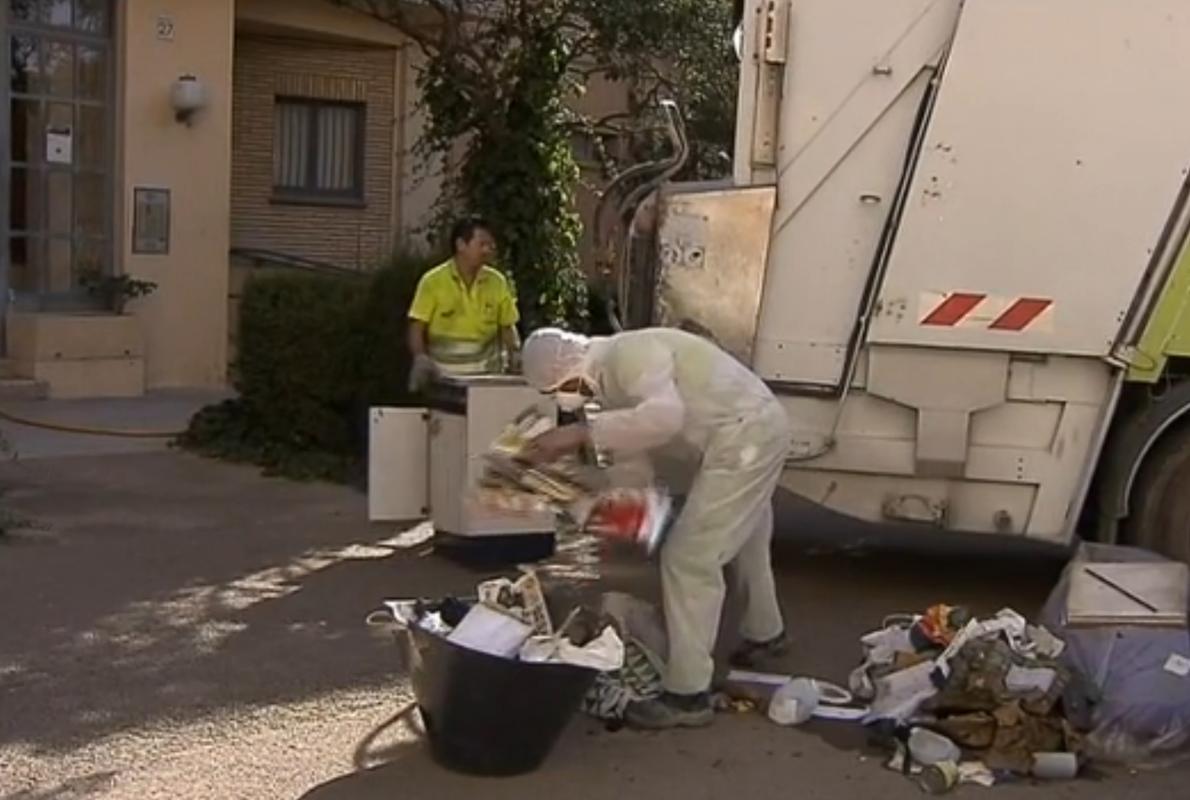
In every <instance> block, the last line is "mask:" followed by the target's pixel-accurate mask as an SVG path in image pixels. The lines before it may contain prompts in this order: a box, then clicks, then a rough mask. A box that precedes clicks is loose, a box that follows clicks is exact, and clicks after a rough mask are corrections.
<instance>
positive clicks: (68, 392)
mask: <svg viewBox="0 0 1190 800" xmlns="http://www.w3.org/2000/svg"><path fill="white" fill-rule="evenodd" d="M0 34H2V36H0V42H2V43H0V47H3V48H4V56H5V62H6V63H9V64H10V65H11V66H10V71H9V76H8V78H7V79H6V80H5V82H4V85H3V87H2V88H0V92H2V93H3V96H2V97H0V158H2V159H3V161H2V163H0V175H2V176H3V178H2V179H3V180H4V181H5V182H6V183H5V187H4V189H5V191H3V192H0V239H3V243H2V246H0V288H2V289H4V290H5V292H4V297H5V300H6V302H4V303H3V308H4V315H5V319H4V326H3V330H4V353H3V362H2V364H3V370H4V374H5V376H6V380H7V381H9V382H14V381H15V382H22V381H24V382H32V383H33V384H35V385H37V386H42V387H45V389H46V390H47V391H48V393H49V394H50V395H51V396H60V397H68V396H127V395H136V394H139V393H141V392H143V391H144V390H145V389H146V388H148V389H152V388H165V387H217V386H222V385H224V384H225V383H226V380H227V374H228V360H229V347H230V346H231V345H230V344H229V337H228V331H229V329H233V328H234V321H235V313H236V300H235V298H236V295H237V293H238V288H239V286H240V285H241V284H242V282H243V279H244V276H245V275H246V274H248V273H249V272H250V271H251V270H252V269H254V268H256V267H258V266H261V265H264V266H270V265H272V266H276V265H282V264H284V265H290V266H305V267H327V266H330V267H337V268H341V269H365V268H368V267H369V266H371V265H372V264H374V263H376V261H377V260H378V259H379V258H380V257H382V256H383V255H385V254H386V253H389V252H391V251H392V250H393V248H394V247H396V246H401V245H405V244H408V243H410V242H411V241H413V240H415V239H416V237H417V234H418V231H419V229H420V226H421V224H422V223H423V221H424V220H425V218H426V215H427V213H428V211H429V209H430V208H431V206H432V204H433V203H434V201H435V199H436V197H437V193H438V190H439V186H440V180H439V178H438V176H437V175H436V174H435V170H434V169H433V168H432V167H431V168H426V167H425V165H423V164H419V163H418V162H417V159H416V156H415V155H414V154H413V152H412V147H413V145H414V143H415V142H416V141H417V139H418V136H419V135H420V132H421V121H420V119H419V116H418V113H417V110H416V107H417V103H416V86H415V81H416V74H417V66H418V62H419V59H420V58H421V54H420V52H419V50H418V48H417V47H416V46H415V45H413V44H412V43H411V42H409V41H408V40H406V39H405V38H404V37H403V36H402V35H401V34H400V33H399V32H398V31H397V30H396V29H395V28H393V27H391V26H389V25H386V24H384V23H382V22H378V21H376V20H373V19H371V18H369V17H367V16H364V15H362V14H358V13H355V12H352V11H349V10H345V9H341V8H338V7H336V6H334V5H333V4H331V3H330V2H327V0H0ZM585 102H587V103H591V102H596V103H600V104H607V103H615V102H618V95H617V93H616V91H615V90H614V89H610V90H609V89H607V88H606V87H604V89H603V90H602V91H599V92H596V93H595V94H594V95H593V99H588V100H586V101H585ZM583 205H584V206H585V207H586V208H588V209H589V208H590V205H591V198H590V197H589V196H587V197H585V198H583ZM113 276H123V277H113ZM130 280H135V281H146V282H151V283H152V284H155V289H153V290H152V292H151V293H150V294H148V295H147V296H144V297H140V298H136V299H133V300H131V301H130V302H129V303H128V304H127V306H126V309H125V313H122V314H116V313H112V310H111V308H112V303H111V299H110V296H111V295H113V294H117V295H118V294H120V293H121V292H123V291H125V290H127V289H128V288H130V287H129V284H128V281H130ZM133 288H135V287H133Z"/></svg>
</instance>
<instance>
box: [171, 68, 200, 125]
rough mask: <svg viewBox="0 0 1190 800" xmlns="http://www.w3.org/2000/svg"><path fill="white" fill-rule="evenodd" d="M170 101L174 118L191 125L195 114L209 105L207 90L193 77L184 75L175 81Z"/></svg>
mask: <svg viewBox="0 0 1190 800" xmlns="http://www.w3.org/2000/svg"><path fill="white" fill-rule="evenodd" d="M170 100H171V101H172V103H173V107H174V118H175V119H176V120H177V121H178V122H185V123H186V124H187V125H189V124H190V119H191V118H192V117H193V116H194V114H195V113H196V112H198V111H199V110H201V109H202V108H203V107H204V106H205V105H206V104H207V88H206V87H205V86H203V84H202V81H200V80H199V79H198V78H196V77H194V76H193V75H183V76H181V77H180V78H178V79H177V80H176V81H174V85H173V90H172V91H171V93H170Z"/></svg>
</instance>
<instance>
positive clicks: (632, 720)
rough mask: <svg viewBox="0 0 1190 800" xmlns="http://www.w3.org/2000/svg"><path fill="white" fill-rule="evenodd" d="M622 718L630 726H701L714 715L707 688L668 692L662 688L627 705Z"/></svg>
mask: <svg viewBox="0 0 1190 800" xmlns="http://www.w3.org/2000/svg"><path fill="white" fill-rule="evenodd" d="M624 719H625V720H626V721H627V722H628V724H629V725H631V726H632V727H633V728H639V729H641V730H648V731H660V730H666V729H669V728H702V727H705V726H707V725H710V724H711V722H712V721H714V719H715V709H714V708H713V707H712V706H711V695H710V693H709V692H699V693H698V694H672V693H670V692H665V693H663V694H661V695H660V696H658V697H655V698H653V699H652V700H641V701H639V702H636V703H632V704H631V705H629V706H628V710H627V711H626V712H625V713H624Z"/></svg>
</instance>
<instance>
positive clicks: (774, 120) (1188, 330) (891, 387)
mask: <svg viewBox="0 0 1190 800" xmlns="http://www.w3.org/2000/svg"><path fill="white" fill-rule="evenodd" d="M742 7H743V15H742V21H741V30H740V32H739V34H738V35H737V52H738V54H739V56H740V89H739V105H738V117H737V131H736V141H735V153H734V162H733V163H734V166H733V169H734V174H733V176H732V178H731V179H730V180H729V181H725V182H722V183H714V184H705V183H702V184H682V183H674V182H665V183H662V182H660V178H659V179H658V180H656V181H653V182H652V183H650V182H648V181H646V182H644V183H643V187H644V189H643V190H642V189H641V185H637V186H636V189H635V191H632V192H623V193H621V195H620V201H621V202H620V205H619V209H620V212H621V214H620V217H619V221H618V222H616V226H618V230H619V236H618V238H619V241H621V242H622V243H623V245H622V246H618V247H615V248H613V252H614V253H615V255H616V257H615V258H614V259H613V260H612V261H611V266H612V267H613V269H614V272H613V274H614V276H615V277H616V279H617V282H618V290H617V297H618V300H619V303H618V311H617V313H618V315H619V318H620V322H621V324H623V325H624V326H625V327H633V326H641V325H648V324H658V325H681V326H686V327H689V328H692V329H694V330H699V331H702V332H703V333H705V334H706V335H708V336H711V337H713V338H714V339H715V340H717V341H718V342H719V343H720V344H722V345H723V346H724V347H726V348H727V349H729V350H730V351H731V352H732V353H734V354H735V355H736V356H737V357H738V358H740V359H741V360H743V361H745V362H746V363H748V364H749V365H750V366H751V367H752V369H754V370H755V371H756V372H757V373H758V374H759V375H760V376H762V377H763V378H764V379H765V380H766V381H768V382H769V384H770V385H771V386H772V387H773V388H774V390H775V391H776V392H777V393H778V394H779V396H780V397H781V399H782V401H783V402H784V404H785V405H786V407H787V409H788V412H789V416H790V418H791V420H792V421H793V424H794V432H793V433H794V435H793V442H792V449H791V451H790V455H789V462H788V469H787V470H786V472H785V475H784V478H783V483H784V486H785V487H786V488H788V489H790V490H792V491H793V492H795V493H797V494H799V495H801V496H804V497H806V498H808V499H810V500H812V501H814V502H816V503H819V504H821V505H823V506H827V507H829V508H831V509H834V510H837V511H840V512H843V513H844V514H847V515H851V516H853V517H857V518H861V519H864V520H871V521H878V522H890V521H895V522H909V523H919V524H921V525H922V526H928V527H931V528H936V529H941V530H946V531H968V532H985V533H989V534H996V535H1001V536H1016V537H1029V538H1032V539H1036V540H1044V541H1048V542H1055V543H1065V542H1069V541H1071V539H1072V537H1074V536H1075V535H1076V534H1077V533H1083V532H1085V533H1087V534H1089V535H1092V536H1095V537H1099V538H1101V539H1103V540H1108V541H1127V542H1132V543H1136V544H1139V545H1142V546H1145V547H1149V548H1152V549H1155V550H1158V551H1161V552H1163V553H1166V554H1168V555H1171V556H1174V557H1177V558H1182V559H1190V413H1188V412H1190V380H1187V379H1188V378H1190V239H1188V237H1187V230H1188V229H1190V203H1188V191H1187V186H1188V184H1187V176H1188V175H1190V82H1188V76H1190V2H1187V1H1186V0H965V1H962V0H746V2H744V3H742ZM678 138H679V140H680V137H678ZM670 166H671V167H672V166H673V165H670ZM672 173H673V169H672V168H671V169H669V170H668V171H666V172H665V173H664V174H663V175H662V176H660V177H661V178H664V177H667V176H668V175H671V174H672ZM635 177H638V178H639V177H640V175H639V174H638V175H636V176H635ZM625 185H627V184H625ZM612 240H613V241H616V237H614V236H613V237H612Z"/></svg>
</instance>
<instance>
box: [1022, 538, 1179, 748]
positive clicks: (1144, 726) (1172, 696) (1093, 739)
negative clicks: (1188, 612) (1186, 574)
mask: <svg viewBox="0 0 1190 800" xmlns="http://www.w3.org/2000/svg"><path fill="white" fill-rule="evenodd" d="M1089 563H1090V564H1111V563H1137V564H1140V563H1154V564H1155V563H1170V562H1168V561H1167V560H1166V559H1163V558H1161V557H1160V556H1158V555H1156V554H1154V553H1151V552H1148V551H1144V550H1137V549H1134V548H1128V547H1118V546H1109V545H1094V544H1086V545H1083V546H1082V547H1081V548H1080V550H1079V552H1078V554H1077V555H1076V557H1075V559H1074V560H1073V561H1071V563H1070V564H1069V565H1068V566H1067V567H1066V570H1065V571H1064V572H1063V574H1062V577H1061V579H1060V580H1059V581H1058V584H1057V586H1055V588H1054V590H1053V592H1052V593H1051V595H1050V597H1049V600H1048V601H1047V602H1046V605H1045V609H1044V611H1043V613H1042V621H1043V624H1045V625H1046V626H1047V627H1048V628H1049V629H1050V630H1051V631H1053V632H1054V633H1056V634H1057V635H1058V636H1059V637H1060V638H1062V639H1063V640H1065V642H1066V649H1065V650H1064V651H1063V653H1062V656H1061V660H1062V662H1063V663H1064V664H1066V665H1067V666H1068V667H1070V668H1071V669H1072V670H1074V671H1075V672H1076V673H1079V674H1080V675H1081V677H1082V679H1083V681H1082V682H1076V683H1074V684H1072V686H1071V687H1070V689H1069V690H1068V692H1067V695H1066V697H1065V698H1064V704H1065V706H1066V709H1067V714H1068V716H1069V717H1070V718H1071V721H1072V722H1074V723H1075V724H1076V725H1078V726H1079V727H1085V728H1086V729H1087V730H1088V731H1089V733H1088V734H1087V738H1086V743H1085V746H1086V751H1087V753H1088V754H1090V755H1091V756H1092V757H1095V758H1099V759H1102V760H1105V761H1110V762H1117V763H1127V764H1133V765H1152V766H1156V765H1159V764H1168V763H1169V762H1171V761H1174V760H1179V759H1181V758H1184V757H1186V756H1187V755H1190V632H1188V631H1187V628H1186V627H1185V626H1180V627H1159V626H1152V625H1135V624H1130V625H1124V624H1120V625H1117V624H1094V625H1071V624H1070V623H1069V614H1068V600H1069V594H1070V585H1071V579H1072V575H1074V574H1075V571H1076V570H1079V569H1080V568H1083V567H1084V566H1085V565H1086V564H1089Z"/></svg>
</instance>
